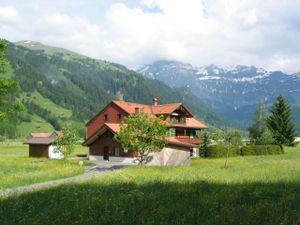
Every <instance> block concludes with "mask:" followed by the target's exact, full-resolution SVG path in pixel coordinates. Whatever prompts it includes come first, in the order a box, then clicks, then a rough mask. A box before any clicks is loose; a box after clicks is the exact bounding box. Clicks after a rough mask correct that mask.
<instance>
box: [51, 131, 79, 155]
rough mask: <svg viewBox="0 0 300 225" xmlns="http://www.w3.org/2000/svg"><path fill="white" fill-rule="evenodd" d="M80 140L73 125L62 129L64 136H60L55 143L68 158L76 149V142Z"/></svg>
mask: <svg viewBox="0 0 300 225" xmlns="http://www.w3.org/2000/svg"><path fill="white" fill-rule="evenodd" d="M78 140H79V136H78V132H77V130H76V129H75V128H73V127H71V126H65V127H63V129H62V136H60V137H58V138H57V139H56V140H55V141H54V142H53V145H55V146H57V147H58V149H59V151H60V152H61V153H62V154H63V156H64V158H65V159H66V158H67V157H69V156H70V155H71V153H72V152H73V151H74V149H75V145H76V142H77V141H78Z"/></svg>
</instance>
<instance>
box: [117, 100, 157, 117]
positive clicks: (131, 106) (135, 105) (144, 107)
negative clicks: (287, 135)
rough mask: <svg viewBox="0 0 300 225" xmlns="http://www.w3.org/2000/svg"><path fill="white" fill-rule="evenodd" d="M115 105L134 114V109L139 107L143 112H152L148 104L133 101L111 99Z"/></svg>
mask: <svg viewBox="0 0 300 225" xmlns="http://www.w3.org/2000/svg"><path fill="white" fill-rule="evenodd" d="M113 103H115V104H116V105H117V106H119V107H120V108H121V109H123V110H124V111H125V112H127V113H129V114H134V113H135V109H136V108H139V109H140V110H141V111H144V112H145V113H150V114H152V111H151V107H150V106H149V105H143V104H138V103H133V102H124V101H113Z"/></svg>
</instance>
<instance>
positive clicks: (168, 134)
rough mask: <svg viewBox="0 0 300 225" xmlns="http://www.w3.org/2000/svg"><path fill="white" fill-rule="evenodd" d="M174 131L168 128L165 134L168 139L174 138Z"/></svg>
mask: <svg viewBox="0 0 300 225" xmlns="http://www.w3.org/2000/svg"><path fill="white" fill-rule="evenodd" d="M175 133H176V132H175V129H174V128H170V129H169V130H168V132H167V136H169V137H174V136H175Z"/></svg>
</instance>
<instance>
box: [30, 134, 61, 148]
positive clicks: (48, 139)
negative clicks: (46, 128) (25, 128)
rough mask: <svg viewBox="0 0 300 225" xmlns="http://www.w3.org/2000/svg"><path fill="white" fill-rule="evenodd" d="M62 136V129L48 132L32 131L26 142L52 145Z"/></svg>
mask: <svg viewBox="0 0 300 225" xmlns="http://www.w3.org/2000/svg"><path fill="white" fill-rule="evenodd" d="M60 136H62V132H61V131H54V132H48V133H30V135H29V137H28V139H27V141H26V142H24V144H32V145H50V144H52V142H53V141H54V140H55V139H56V138H57V137H60Z"/></svg>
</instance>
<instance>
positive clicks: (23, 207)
mask: <svg viewBox="0 0 300 225" xmlns="http://www.w3.org/2000/svg"><path fill="white" fill-rule="evenodd" d="M224 160H225V159H196V160H193V163H192V165H191V166H189V167H145V168H140V167H130V168H126V169H124V170H120V171H116V172H112V173H109V174H107V175H106V176H103V177H101V178H94V179H91V180H89V181H85V182H77V183H73V184H68V185H62V186H59V187H55V188H50V189H46V190H42V191H38V192H34V193H27V194H22V195H20V196H13V197H9V198H5V199H2V200H0V218H1V222H2V223H3V224H45V225H47V224H57V225H60V224H84V225H96V224H101V225H102V224H218V225H222V224H256V225H258V224H259V225H261V224H262V225H265V224H267V225H268V224H270V225H275V224H295V225H296V224H300V148H297V149H295V148H294V149H286V154H284V155H276V156H250V157H235V158H230V159H229V162H228V167H227V168H224V167H223V166H224Z"/></svg>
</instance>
